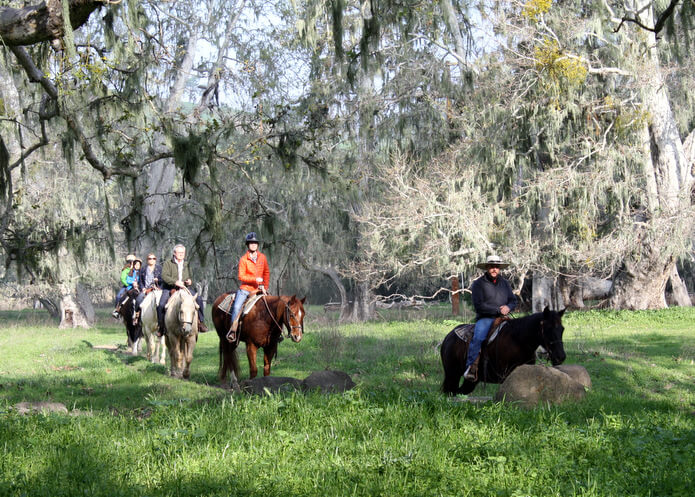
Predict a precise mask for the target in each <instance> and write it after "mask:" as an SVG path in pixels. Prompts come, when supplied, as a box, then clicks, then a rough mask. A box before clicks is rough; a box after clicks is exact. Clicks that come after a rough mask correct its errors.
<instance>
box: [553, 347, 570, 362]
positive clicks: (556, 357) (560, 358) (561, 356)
mask: <svg viewBox="0 0 695 497" xmlns="http://www.w3.org/2000/svg"><path fill="white" fill-rule="evenodd" d="M566 358H567V355H566V354H565V351H564V350H561V351H560V352H559V353H558V354H557V355H553V366H558V365H560V364H562V363H563V362H565V359H566Z"/></svg>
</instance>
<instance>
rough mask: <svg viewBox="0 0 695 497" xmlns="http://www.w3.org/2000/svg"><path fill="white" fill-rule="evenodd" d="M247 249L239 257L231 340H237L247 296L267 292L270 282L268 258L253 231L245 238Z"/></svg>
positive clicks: (230, 330)
mask: <svg viewBox="0 0 695 497" xmlns="http://www.w3.org/2000/svg"><path fill="white" fill-rule="evenodd" d="M244 242H245V243H246V247H247V249H248V250H247V251H246V253H245V254H244V255H242V256H241V259H239V290H237V292H236V297H234V305H233V307H232V326H231V328H230V329H229V333H227V340H229V341H230V342H235V341H236V338H237V337H236V331H237V327H238V326H239V320H238V319H237V318H238V317H239V314H240V313H241V309H242V308H243V306H244V302H245V301H246V298H247V297H248V296H249V295H250V294H251V293H257V292H262V293H264V294H265V293H266V290H267V288H268V285H269V284H270V269H269V268H268V259H266V257H265V255H263V254H262V253H261V252H259V250H258V244H259V243H260V241H259V240H258V238H257V237H256V233H254V232H253V231H252V232H251V233H249V234H248V235H246V238H245V239H244Z"/></svg>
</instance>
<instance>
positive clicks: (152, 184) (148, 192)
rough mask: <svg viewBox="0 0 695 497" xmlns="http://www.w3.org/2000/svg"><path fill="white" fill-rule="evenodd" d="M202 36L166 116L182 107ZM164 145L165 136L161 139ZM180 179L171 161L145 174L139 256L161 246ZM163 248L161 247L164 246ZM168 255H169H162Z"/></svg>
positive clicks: (191, 42)
mask: <svg viewBox="0 0 695 497" xmlns="http://www.w3.org/2000/svg"><path fill="white" fill-rule="evenodd" d="M197 45H198V33H197V32H196V31H193V32H192V33H191V35H190V37H189V38H188V43H187V45H186V53H185V55H184V57H183V60H182V61H181V67H179V70H178V74H177V75H176V80H175V81H174V85H173V87H172V89H171V93H170V94H169V98H168V99H167V104H166V109H165V111H166V113H167V114H170V113H172V112H175V111H176V110H177V108H178V107H179V106H180V105H181V100H182V98H183V91H184V89H185V87H186V82H187V81H188V79H189V77H190V73H191V70H192V68H193V61H194V58H195V54H196V51H197ZM160 139H161V141H162V146H164V141H165V137H164V136H161V137H160ZM175 179H176V165H175V164H174V161H173V160H171V159H162V160H160V161H157V162H155V163H153V164H150V166H149V167H148V168H147V172H146V173H145V174H143V175H141V179H140V180H139V185H138V188H139V190H140V191H142V190H144V191H145V195H144V200H143V206H142V216H141V218H140V226H139V229H138V231H137V233H134V235H135V236H136V239H135V240H134V241H135V251H136V252H137V253H139V254H146V253H148V252H154V251H155V250H156V248H157V247H158V246H159V242H160V237H159V236H158V233H159V230H158V225H159V223H160V221H162V219H163V218H164V217H165V216H166V213H167V211H168V208H169V195H170V194H171V189H172V187H173V186H174V180H175ZM160 248H161V247H160ZM159 255H166V256H168V255H169V254H168V253H166V254H159Z"/></svg>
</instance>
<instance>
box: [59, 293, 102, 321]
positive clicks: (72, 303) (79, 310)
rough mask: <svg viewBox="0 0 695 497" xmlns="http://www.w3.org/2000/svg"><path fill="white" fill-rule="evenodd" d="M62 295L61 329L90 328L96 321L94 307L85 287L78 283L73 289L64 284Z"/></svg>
mask: <svg viewBox="0 0 695 497" xmlns="http://www.w3.org/2000/svg"><path fill="white" fill-rule="evenodd" d="M60 293H61V300H60V325H59V328H60V329H65V328H90V327H91V326H92V325H93V324H94V321H95V319H94V307H92V302H91V300H90V298H89V294H88V293H87V291H86V289H85V288H84V286H82V285H81V284H80V283H78V284H77V285H75V287H74V289H73V288H71V287H69V286H68V285H67V284H65V283H64V284H61V285H60Z"/></svg>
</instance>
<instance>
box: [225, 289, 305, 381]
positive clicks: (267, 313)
mask: <svg viewBox="0 0 695 497" xmlns="http://www.w3.org/2000/svg"><path fill="white" fill-rule="evenodd" d="M227 295H229V294H228V293H225V294H222V295H220V296H219V297H217V299H216V300H215V302H214V303H213V304H212V322H213V323H214V324H215V329H216V330H217V336H218V337H219V338H220V369H219V377H220V381H221V382H222V383H224V381H225V379H226V378H227V373H228V372H231V374H232V378H231V383H230V385H231V386H232V388H234V389H235V390H236V389H238V383H237V381H238V378H239V358H238V357H237V352H236V348H237V345H238V344H239V341H243V342H245V343H246V356H247V357H248V359H249V377H250V378H255V377H256V375H257V374H258V368H257V367H256V353H257V352H258V349H259V348H260V349H263V376H268V375H269V374H270V363H271V362H272V360H273V357H275V355H276V354H277V349H278V342H279V341H280V340H281V337H282V327H283V326H284V327H285V328H286V329H287V335H288V336H289V338H291V339H292V341H293V342H295V343H296V342H299V341H300V340H301V339H302V334H303V333H304V314H305V312H304V301H305V300H306V297H305V298H303V299H298V298H297V297H296V296H295V295H292V296H291V297H288V296H286V295H281V296H279V297H277V296H267V297H264V298H261V299H260V300H258V302H256V304H255V305H254V307H253V309H251V311H249V313H248V314H247V315H246V316H244V318H243V321H242V322H241V323H240V325H239V332H238V335H239V338H238V339H237V341H236V342H234V343H230V342H229V341H228V340H227V332H228V331H229V328H230V327H231V325H232V323H231V316H230V315H229V314H227V313H226V312H224V311H222V310H220V308H219V305H220V303H221V302H222V301H223V300H224V299H225V297H227Z"/></svg>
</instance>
